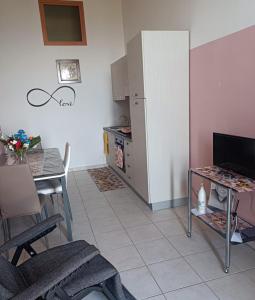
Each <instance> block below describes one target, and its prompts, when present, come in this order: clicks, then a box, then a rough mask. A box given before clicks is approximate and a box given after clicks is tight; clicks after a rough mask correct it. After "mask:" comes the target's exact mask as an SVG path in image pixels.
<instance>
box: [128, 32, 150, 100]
mask: <svg viewBox="0 0 255 300" xmlns="http://www.w3.org/2000/svg"><path fill="white" fill-rule="evenodd" d="M127 53H128V55H127V63H128V67H127V68H128V82H129V94H130V97H131V98H134V97H135V98H140V99H143V98H146V97H145V93H144V77H143V68H144V64H143V49H142V35H141V34H138V35H137V36H136V37H135V38H134V39H133V40H132V42H130V43H128V45H127ZM129 79H130V81H129Z"/></svg>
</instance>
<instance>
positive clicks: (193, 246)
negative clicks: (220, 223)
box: [168, 233, 211, 256]
mask: <svg viewBox="0 0 255 300" xmlns="http://www.w3.org/2000/svg"><path fill="white" fill-rule="evenodd" d="M168 239H169V241H170V242H171V244H172V245H173V246H174V247H175V248H176V249H177V250H178V251H179V253H180V254H181V255H183V256H185V255H189V254H194V253H199V252H204V251H207V250H211V245H210V244H209V243H208V242H207V240H206V239H205V238H203V236H201V234H197V233H193V234H192V237H191V238H188V237H187V235H186V234H181V235H174V236H171V237H168Z"/></svg>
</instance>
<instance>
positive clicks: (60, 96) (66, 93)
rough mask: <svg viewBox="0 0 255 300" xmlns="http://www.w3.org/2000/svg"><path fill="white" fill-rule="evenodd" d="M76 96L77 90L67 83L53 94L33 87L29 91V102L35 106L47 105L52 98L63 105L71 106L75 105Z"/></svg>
mask: <svg viewBox="0 0 255 300" xmlns="http://www.w3.org/2000/svg"><path fill="white" fill-rule="evenodd" d="M75 98H76V92H75V90H74V89H73V88H72V87H70V86H67V85H64V86H61V87H59V88H57V89H56V90H55V91H54V92H53V93H52V94H50V93H48V92H47V91H45V90H43V89H40V88H35V89H31V90H30V91H28V93H27V102H28V103H29V104H30V105H31V106H33V107H42V106H45V105H47V104H48V103H49V102H50V101H52V100H53V101H55V102H56V103H57V104H58V105H59V106H61V107H70V106H74V104H75Z"/></svg>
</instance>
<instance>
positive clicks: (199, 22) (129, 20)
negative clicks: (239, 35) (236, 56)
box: [122, 0, 255, 48]
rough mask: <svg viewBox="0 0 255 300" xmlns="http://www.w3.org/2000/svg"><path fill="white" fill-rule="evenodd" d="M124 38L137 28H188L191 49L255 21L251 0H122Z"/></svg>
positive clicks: (254, 9) (128, 37) (253, 5)
mask: <svg viewBox="0 0 255 300" xmlns="http://www.w3.org/2000/svg"><path fill="white" fill-rule="evenodd" d="M122 7H123V10H122V11H123V21H124V34H125V41H126V42H127V41H129V40H130V39H131V38H132V37H133V36H134V35H135V34H136V33H137V32H138V31H140V30H184V29H189V30H190V31H191V48H194V47H196V46H199V45H202V44H204V43H207V42H210V41H212V40H215V39H218V38H220V37H223V36H225V35H228V34H230V33H233V32H236V31H239V30H241V29H243V28H246V27H249V26H251V25H254V24H255V19H254V11H255V1H254V0H122Z"/></svg>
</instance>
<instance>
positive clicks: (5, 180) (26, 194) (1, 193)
mask: <svg viewBox="0 0 255 300" xmlns="http://www.w3.org/2000/svg"><path fill="white" fill-rule="evenodd" d="M43 211H44V213H45V217H46V218H47V217H48V212H47V208H46V203H45V201H44V199H39V197H38V194H37V191H36V186H35V183H34V180H33V176H32V174H31V171H30V168H29V165H28V164H26V163H23V164H19V165H11V166H1V167H0V216H1V218H2V225H3V232H4V240H5V241H7V240H8V239H10V238H11V230H10V222H9V220H10V219H12V218H15V217H23V216H35V218H36V221H37V223H39V222H41V221H42V212H43Z"/></svg>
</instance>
